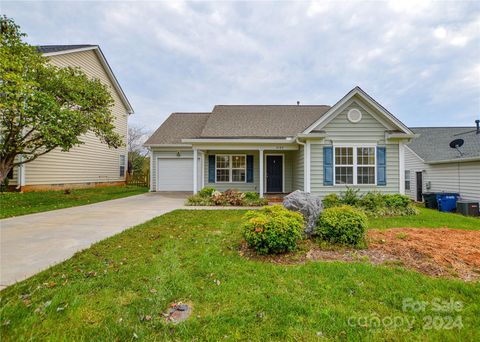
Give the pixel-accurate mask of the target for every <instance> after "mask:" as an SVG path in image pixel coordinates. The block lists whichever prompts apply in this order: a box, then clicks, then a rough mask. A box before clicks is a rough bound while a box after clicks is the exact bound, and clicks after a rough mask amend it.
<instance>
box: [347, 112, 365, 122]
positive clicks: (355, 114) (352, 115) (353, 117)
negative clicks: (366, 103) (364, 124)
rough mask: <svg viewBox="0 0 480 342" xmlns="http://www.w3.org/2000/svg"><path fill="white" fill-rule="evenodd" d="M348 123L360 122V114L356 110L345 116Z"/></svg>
mask: <svg viewBox="0 0 480 342" xmlns="http://www.w3.org/2000/svg"><path fill="white" fill-rule="evenodd" d="M347 118H348V121H350V122H352V123H357V122H360V120H362V112H360V110H358V109H357V108H353V109H350V110H349V111H348V114H347Z"/></svg>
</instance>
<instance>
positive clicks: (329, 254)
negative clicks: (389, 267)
mask: <svg viewBox="0 0 480 342" xmlns="http://www.w3.org/2000/svg"><path fill="white" fill-rule="evenodd" d="M367 244H368V248H367V249H351V248H342V247H328V248H325V247H319V245H318V244H315V243H314V242H312V241H310V240H306V241H304V242H303V243H302V244H301V245H300V248H299V250H298V251H297V252H294V253H288V254H281V255H269V256H259V255H257V254H255V252H253V251H252V250H250V249H248V248H247V246H246V244H245V243H242V245H241V247H240V250H239V253H240V255H242V256H244V257H246V258H249V259H255V260H260V261H266V262H273V263H278V264H296V263H303V262H305V261H307V260H318V261H345V262H358V261H364V262H370V263H372V264H375V265H378V264H394V265H402V266H404V267H406V268H410V269H414V270H416V271H419V272H421V273H423V274H427V275H430V276H434V277H446V278H460V279H462V280H464V281H476V280H478V279H479V278H480V231H473V230H461V229H447V228H442V229H426V228H393V229H387V230H374V229H372V230H369V231H368V235H367Z"/></svg>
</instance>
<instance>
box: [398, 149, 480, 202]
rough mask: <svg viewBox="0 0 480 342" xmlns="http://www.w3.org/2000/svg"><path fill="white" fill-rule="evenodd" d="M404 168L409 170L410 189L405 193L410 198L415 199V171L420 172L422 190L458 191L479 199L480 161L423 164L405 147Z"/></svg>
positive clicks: (472, 198)
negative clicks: (428, 183)
mask: <svg viewBox="0 0 480 342" xmlns="http://www.w3.org/2000/svg"><path fill="white" fill-rule="evenodd" d="M405 170H410V179H411V185H410V189H411V190H410V191H408V192H406V194H407V195H409V196H410V197H411V198H412V199H416V186H417V184H416V172H422V174H423V192H427V191H429V192H442V191H444V192H458V193H460V196H461V197H462V198H464V199H470V200H476V201H480V161H475V162H464V163H445V164H425V163H423V162H422V160H421V159H420V158H418V157H417V156H416V155H415V154H414V153H413V152H412V151H411V150H410V149H409V148H406V149H405ZM427 182H430V189H427V187H426V185H427Z"/></svg>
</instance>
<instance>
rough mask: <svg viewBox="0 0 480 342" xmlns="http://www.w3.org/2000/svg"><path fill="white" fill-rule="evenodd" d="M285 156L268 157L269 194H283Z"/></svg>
mask: <svg viewBox="0 0 480 342" xmlns="http://www.w3.org/2000/svg"><path fill="white" fill-rule="evenodd" d="M282 158H283V156H267V192H282V191H283V189H282V187H283V186H282V185H283V159H282Z"/></svg>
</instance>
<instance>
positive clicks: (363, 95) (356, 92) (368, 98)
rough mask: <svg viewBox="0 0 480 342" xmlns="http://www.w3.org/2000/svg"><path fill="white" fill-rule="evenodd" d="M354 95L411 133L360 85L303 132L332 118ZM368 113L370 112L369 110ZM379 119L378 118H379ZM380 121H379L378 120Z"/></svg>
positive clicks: (396, 125)
mask: <svg viewBox="0 0 480 342" xmlns="http://www.w3.org/2000/svg"><path fill="white" fill-rule="evenodd" d="M355 95H358V96H359V97H360V98H362V99H363V100H364V101H365V102H367V103H368V104H369V105H371V106H372V107H373V108H375V109H376V110H377V111H378V112H380V113H381V114H383V116H384V117H385V119H386V120H387V122H390V123H392V124H393V125H394V126H395V127H398V128H399V129H400V130H401V131H403V132H404V133H407V134H413V132H412V131H411V130H410V129H408V127H407V126H405V125H404V124H403V123H402V122H401V121H400V120H398V119H397V118H396V117H395V116H394V115H393V114H391V113H390V112H389V111H388V110H386V109H385V108H384V107H382V106H381V105H380V104H379V103H378V102H377V101H375V100H374V99H373V98H372V97H371V96H370V95H368V94H367V93H366V92H364V91H363V90H362V89H361V88H360V87H358V86H357V87H355V88H353V89H352V90H350V91H349V92H348V93H347V94H346V95H345V96H344V97H342V98H341V99H340V101H338V102H337V103H336V104H335V105H334V106H333V107H331V108H330V109H329V110H328V111H327V112H326V113H325V114H324V115H322V117H321V118H319V119H318V120H317V121H315V122H314V123H313V124H311V125H310V126H309V127H308V128H307V129H306V130H305V131H304V132H303V133H307V134H308V133H310V132H311V131H312V130H313V129H315V128H316V127H318V126H320V127H323V126H324V125H325V124H326V123H327V122H329V121H330V120H332V118H333V117H335V116H336V115H338V114H339V113H340V110H339V109H341V108H343V107H344V106H345V105H346V104H347V103H348V102H349V101H350V100H351V99H352V98H353V97H354V96H355ZM364 109H365V108H364ZM369 113H370V114H372V113H371V112H370V111H369ZM374 117H375V118H376V119H377V120H379V119H378V118H377V117H376V116H374ZM379 121H380V120H379ZM380 122H381V121H380Z"/></svg>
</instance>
